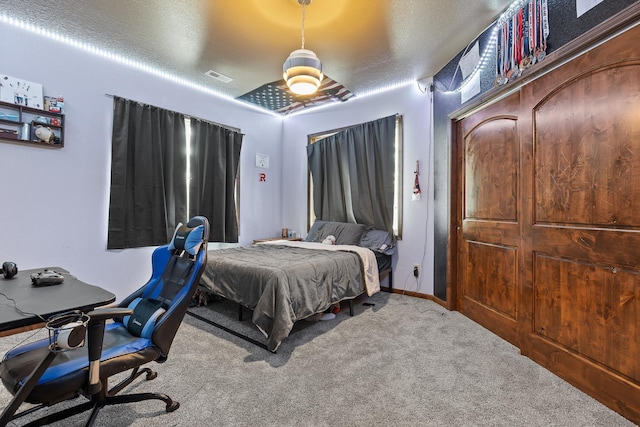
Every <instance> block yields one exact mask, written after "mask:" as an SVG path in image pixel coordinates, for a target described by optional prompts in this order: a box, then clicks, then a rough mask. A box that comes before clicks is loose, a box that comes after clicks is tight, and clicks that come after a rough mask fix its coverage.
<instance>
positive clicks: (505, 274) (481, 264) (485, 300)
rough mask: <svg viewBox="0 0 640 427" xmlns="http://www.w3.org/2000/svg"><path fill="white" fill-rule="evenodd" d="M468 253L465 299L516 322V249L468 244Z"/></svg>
mask: <svg viewBox="0 0 640 427" xmlns="http://www.w3.org/2000/svg"><path fill="white" fill-rule="evenodd" d="M467 253H468V258H467V265H466V269H465V270H466V272H467V278H466V281H465V282H466V285H467V286H466V287H465V289H464V297H466V298H470V299H472V300H473V301H475V302H476V303H479V304H481V305H483V306H484V307H486V308H489V309H491V310H494V311H497V312H498V313H500V314H502V315H503V316H506V317H508V318H510V319H512V320H516V318H517V315H518V311H517V306H516V301H517V298H516V295H517V282H516V281H514V277H516V272H517V262H516V260H517V250H516V249H515V248H512V247H506V246H496V245H488V244H483V243H479V242H469V243H468V251H467Z"/></svg>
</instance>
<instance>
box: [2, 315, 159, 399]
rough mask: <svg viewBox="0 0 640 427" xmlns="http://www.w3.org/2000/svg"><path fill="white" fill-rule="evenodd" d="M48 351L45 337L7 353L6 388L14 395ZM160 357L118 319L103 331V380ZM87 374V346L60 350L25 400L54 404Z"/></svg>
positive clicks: (4, 365) (84, 380)
mask: <svg viewBox="0 0 640 427" xmlns="http://www.w3.org/2000/svg"><path fill="white" fill-rule="evenodd" d="M48 351H49V340H48V339H44V340H40V341H36V342H33V343H30V344H27V345H25V346H22V347H18V348H16V349H13V350H11V351H10V352H8V353H7V355H6V357H5V360H4V361H3V362H2V363H1V364H0V377H2V382H3V383H4V385H5V387H6V388H7V390H9V391H10V392H11V393H12V394H15V393H16V392H17V391H18V389H19V388H20V387H21V386H22V384H23V383H24V382H25V381H26V380H27V378H28V376H29V374H30V373H31V372H32V371H33V369H34V368H35V366H36V365H37V364H38V363H40V362H41V361H42V360H43V359H44V358H45V356H46V355H47V353H48ZM159 356H160V351H159V350H158V349H157V347H155V346H154V345H153V343H152V342H151V341H150V340H149V339H148V338H140V337H135V336H133V335H131V334H130V333H129V332H128V331H127V329H126V328H125V327H124V326H123V325H122V324H121V323H119V322H116V323H111V324H108V325H107V326H106V328H105V334H104V342H103V353H102V357H101V363H100V379H103V378H107V377H109V376H111V375H114V374H116V373H118V372H123V371H127V370H129V369H132V368H134V367H136V366H139V365H141V364H144V363H147V362H150V361H153V360H156V359H157V358H158V357H159ZM88 375H89V357H88V355H87V348H86V346H85V347H80V348H77V349H73V350H69V351H65V352H61V353H58V354H57V355H56V357H55V359H54V360H53V363H52V364H51V366H49V368H48V369H47V370H46V371H45V372H44V374H43V375H42V377H40V379H39V380H38V383H37V385H36V386H35V387H34V389H33V391H32V392H31V394H30V395H29V397H28V398H27V399H26V401H27V402H29V403H52V402H57V401H60V400H64V399H68V398H69V397H71V396H73V395H74V394H75V393H76V392H77V391H78V390H80V389H82V387H83V386H84V385H85V384H86V383H87V381H88Z"/></svg>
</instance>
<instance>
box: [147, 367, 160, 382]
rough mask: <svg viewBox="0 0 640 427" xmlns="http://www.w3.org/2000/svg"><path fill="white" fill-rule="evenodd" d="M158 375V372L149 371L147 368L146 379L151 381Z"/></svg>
mask: <svg viewBox="0 0 640 427" xmlns="http://www.w3.org/2000/svg"><path fill="white" fill-rule="evenodd" d="M157 376H158V373H157V372H155V371H151V370H149V372H147V378H146V379H147V381H151V380H153V379H155V378H156V377H157Z"/></svg>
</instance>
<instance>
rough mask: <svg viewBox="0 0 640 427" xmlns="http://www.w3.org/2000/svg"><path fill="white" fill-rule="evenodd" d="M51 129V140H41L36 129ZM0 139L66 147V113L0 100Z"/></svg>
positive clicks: (41, 145) (42, 145)
mask: <svg viewBox="0 0 640 427" xmlns="http://www.w3.org/2000/svg"><path fill="white" fill-rule="evenodd" d="M39 127H42V128H44V130H45V133H46V132H48V130H50V131H51V132H52V133H53V137H52V139H51V140H50V141H49V142H45V141H41V140H40V139H38V137H37V136H36V130H37V129H38V128H39ZM0 141H1V142H9V143H14V144H26V145H34V146H38V147H46V148H62V147H64V114H60V113H54V112H51V111H44V110H38V109H36V108H30V107H25V106H23V105H16V104H11V103H8V102H0Z"/></svg>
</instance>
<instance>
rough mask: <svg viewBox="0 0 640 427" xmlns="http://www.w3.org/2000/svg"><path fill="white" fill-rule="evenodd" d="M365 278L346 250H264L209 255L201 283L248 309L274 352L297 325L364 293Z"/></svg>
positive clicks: (359, 260)
mask: <svg viewBox="0 0 640 427" xmlns="http://www.w3.org/2000/svg"><path fill="white" fill-rule="evenodd" d="M316 245H317V244H316ZM359 249H362V248H359ZM373 259H374V261H373V262H374V263H375V257H374V258H373ZM376 273H377V271H376ZM365 275H366V272H365V270H363V260H362V258H361V256H360V255H359V254H358V253H355V252H352V251H350V250H348V249H345V250H331V251H328V250H318V249H309V248H306V247H304V248H303V247H292V246H285V245H276V244H269V245H257V246H250V247H240V248H233V249H222V250H213V251H209V254H208V260H207V265H206V267H205V270H204V273H203V274H202V278H201V282H202V283H203V284H204V285H205V286H206V287H208V288H209V289H210V290H211V292H213V293H215V294H217V295H220V296H222V297H224V298H226V299H229V300H231V301H235V302H237V303H239V304H242V305H243V306H245V307H249V308H250V309H252V310H253V318H252V321H253V323H254V324H255V325H256V326H257V327H258V328H259V329H260V330H261V331H262V333H263V334H264V335H265V336H266V337H267V347H268V348H269V350H271V351H275V350H276V349H277V348H278V346H279V345H280V342H281V341H282V340H283V339H284V338H286V337H287V336H288V335H289V332H290V331H291V329H292V328H293V324H294V323H295V322H296V321H298V320H300V319H304V318H306V317H309V316H311V315H313V314H315V313H319V312H322V311H324V310H326V309H328V308H329V307H330V306H331V304H333V303H336V302H339V301H342V300H345V299H350V298H355V297H356V296H358V295H360V294H362V293H363V292H365V291H367V287H366V285H365V280H364V276H365ZM378 289H379V284H378Z"/></svg>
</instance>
